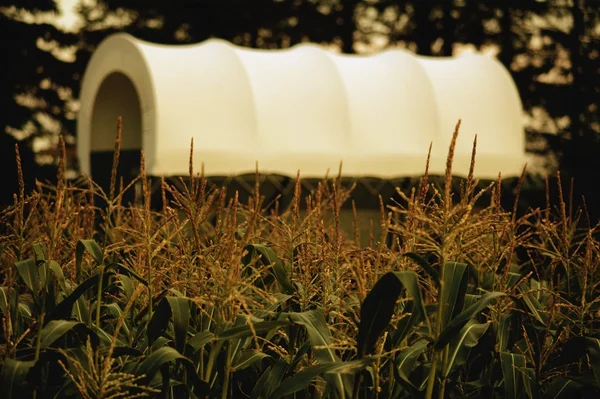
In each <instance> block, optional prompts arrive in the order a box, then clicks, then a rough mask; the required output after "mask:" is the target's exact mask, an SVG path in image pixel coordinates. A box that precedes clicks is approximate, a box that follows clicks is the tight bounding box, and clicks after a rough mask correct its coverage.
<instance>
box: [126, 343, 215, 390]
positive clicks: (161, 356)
mask: <svg viewBox="0 0 600 399" xmlns="http://www.w3.org/2000/svg"><path fill="white" fill-rule="evenodd" d="M175 361H178V362H181V364H182V365H183V366H184V367H185V368H186V369H187V376H188V379H189V381H190V382H191V385H192V386H193V387H194V388H195V391H194V393H195V395H196V396H197V397H203V396H206V395H208V392H209V389H210V386H209V385H208V384H207V383H206V382H204V381H202V380H201V379H200V377H199V376H198V373H196V369H195V367H194V364H193V363H192V361H191V360H190V359H188V358H187V357H185V356H183V355H182V354H180V353H179V352H177V350H176V349H174V348H171V347H169V346H163V347H161V348H158V349H157V350H156V351H154V352H153V353H152V354H151V355H149V356H148V357H146V358H145V359H144V360H142V361H141V363H140V364H139V365H138V367H137V369H136V375H138V376H142V375H144V376H145V378H144V379H143V380H144V381H145V382H146V383H150V381H152V379H153V378H154V376H156V374H157V373H158V372H159V371H160V370H161V369H162V368H163V367H164V366H168V365H169V364H170V363H172V362H175Z"/></svg>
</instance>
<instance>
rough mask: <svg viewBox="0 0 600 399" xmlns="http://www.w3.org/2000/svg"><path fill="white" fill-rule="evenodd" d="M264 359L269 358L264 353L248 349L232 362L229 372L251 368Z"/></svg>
mask: <svg viewBox="0 0 600 399" xmlns="http://www.w3.org/2000/svg"><path fill="white" fill-rule="evenodd" d="M266 357H271V356H269V355H267V354H266V353H263V352H260V351H257V350H256V349H248V350H246V351H243V352H240V354H239V355H238V356H237V357H236V359H235V360H234V362H233V364H232V366H231V371H238V370H242V369H245V368H247V367H250V366H252V365H253V364H255V363H258V362H260V361H261V360H262V359H264V358H266Z"/></svg>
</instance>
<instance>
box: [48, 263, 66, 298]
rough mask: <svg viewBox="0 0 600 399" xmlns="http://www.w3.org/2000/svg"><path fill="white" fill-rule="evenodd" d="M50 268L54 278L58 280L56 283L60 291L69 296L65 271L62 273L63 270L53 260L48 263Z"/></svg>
mask: <svg viewBox="0 0 600 399" xmlns="http://www.w3.org/2000/svg"><path fill="white" fill-rule="evenodd" d="M48 268H49V269H50V270H51V271H52V273H53V274H54V278H56V281H58V286H59V287H60V289H61V290H62V291H63V292H64V293H65V294H68V293H69V292H68V289H67V284H66V281H65V275H64V274H63V271H62V268H61V267H60V265H59V264H58V263H57V262H56V261H54V260H51V261H50V262H49V263H48Z"/></svg>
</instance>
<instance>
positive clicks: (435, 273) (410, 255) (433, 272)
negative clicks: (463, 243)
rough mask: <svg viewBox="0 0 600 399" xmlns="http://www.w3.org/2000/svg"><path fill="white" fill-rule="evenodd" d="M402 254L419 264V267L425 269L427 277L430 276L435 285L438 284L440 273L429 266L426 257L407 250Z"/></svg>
mask: <svg viewBox="0 0 600 399" xmlns="http://www.w3.org/2000/svg"><path fill="white" fill-rule="evenodd" d="M403 256H406V257H407V258H409V259H411V260H412V261H413V262H415V263H416V264H417V265H419V266H421V268H422V269H423V270H425V272H426V273H427V274H428V275H429V277H431V279H432V280H433V281H434V283H435V284H436V285H437V286H439V285H440V273H439V272H438V271H437V270H436V269H434V267H433V266H431V264H430V263H429V262H427V259H425V258H424V257H422V256H421V255H419V254H417V253H414V252H407V253H405V254H404V255H403Z"/></svg>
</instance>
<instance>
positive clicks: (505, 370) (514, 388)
mask: <svg viewBox="0 0 600 399" xmlns="http://www.w3.org/2000/svg"><path fill="white" fill-rule="evenodd" d="M500 363H501V366H502V375H503V376H504V397H505V398H506V399H518V398H520V397H522V390H521V382H522V377H521V374H522V373H523V371H522V370H523V369H524V368H525V357H524V356H523V355H519V354H515V353H510V352H500Z"/></svg>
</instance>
